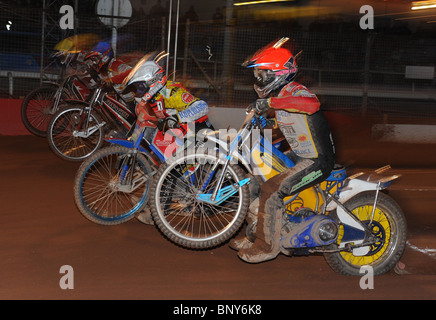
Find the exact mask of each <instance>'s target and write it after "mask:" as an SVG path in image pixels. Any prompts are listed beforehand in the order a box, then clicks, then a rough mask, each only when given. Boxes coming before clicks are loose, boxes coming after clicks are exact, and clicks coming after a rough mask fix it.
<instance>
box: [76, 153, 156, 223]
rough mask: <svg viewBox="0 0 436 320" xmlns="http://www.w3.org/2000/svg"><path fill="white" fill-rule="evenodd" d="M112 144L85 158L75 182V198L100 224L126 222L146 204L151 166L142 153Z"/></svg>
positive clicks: (91, 217)
mask: <svg viewBox="0 0 436 320" xmlns="http://www.w3.org/2000/svg"><path fill="white" fill-rule="evenodd" d="M131 151H132V150H131V149H129V148H126V147H122V146H110V147H106V148H103V149H100V150H99V151H97V152H96V153H95V154H94V155H93V156H91V157H89V158H88V159H86V160H85V161H84V162H83V163H82V165H81V166H80V168H79V170H78V171H77V175H76V178H75V181H74V200H75V203H76V206H77V208H78V209H79V211H80V212H81V213H82V215H83V216H85V217H86V218H87V219H89V220H91V221H93V222H95V223H98V224H101V225H115V224H120V223H123V222H126V221H128V220H130V219H132V218H133V217H134V216H135V213H137V212H140V211H142V210H143V209H144V207H145V206H146V204H147V200H148V194H149V190H150V183H151V178H152V167H151V166H150V164H149V161H147V159H146V158H145V156H144V155H142V154H141V153H137V154H136V155H135V154H134V153H133V152H131Z"/></svg>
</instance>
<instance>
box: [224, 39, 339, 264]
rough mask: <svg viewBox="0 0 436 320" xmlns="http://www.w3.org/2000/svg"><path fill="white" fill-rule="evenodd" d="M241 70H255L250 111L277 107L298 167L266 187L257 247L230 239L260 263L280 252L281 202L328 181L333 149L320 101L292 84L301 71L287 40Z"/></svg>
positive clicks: (260, 53) (243, 253)
mask: <svg viewBox="0 0 436 320" xmlns="http://www.w3.org/2000/svg"><path fill="white" fill-rule="evenodd" d="M243 66H245V67H247V68H253V71H254V76H255V78H256V83H255V85H254V89H255V91H256V92H257V94H258V96H259V98H260V99H258V100H256V102H255V103H254V104H252V105H251V106H250V107H249V108H250V109H254V110H255V111H256V112H258V113H264V112H266V111H267V110H269V109H270V108H271V109H274V111H275V117H276V121H277V124H278V127H279V128H280V131H281V132H282V133H283V135H284V136H285V138H286V140H287V142H288V143H289V145H290V146H291V147H292V152H291V158H292V160H293V161H294V162H295V167H293V168H290V169H287V170H286V171H284V172H282V173H281V174H279V175H277V176H274V177H273V178H271V179H270V180H268V181H266V182H264V183H263V184H262V186H261V193H260V199H259V211H258V214H257V228H256V232H255V236H256V240H255V241H254V243H252V242H251V241H250V240H248V238H242V239H234V240H232V241H231V244H230V247H231V248H233V249H236V250H239V251H238V256H239V257H240V258H241V259H242V260H244V261H246V262H249V263H259V262H263V261H266V260H270V259H274V258H275V257H276V256H277V255H278V254H279V253H280V231H281V228H282V223H283V221H284V220H283V219H284V218H283V216H284V213H285V205H284V202H283V199H284V198H285V197H287V196H290V195H293V194H295V193H297V192H299V191H302V190H303V189H306V188H308V187H310V186H313V185H315V184H316V183H319V182H321V181H323V180H325V179H326V178H327V177H328V176H329V175H330V173H331V171H332V169H333V166H334V163H335V151H334V145H333V141H332V138H331V133H330V128H329V125H328V123H327V120H326V118H325V117H324V115H323V113H322V112H321V111H320V110H319V108H320V103H319V101H318V99H317V97H316V96H315V95H314V94H313V93H311V92H310V91H309V90H308V89H307V88H306V87H305V86H303V85H301V84H299V83H297V82H295V81H293V79H294V77H295V75H296V74H297V70H298V67H297V64H296V61H295V57H294V56H293V54H292V52H291V49H290V41H289V38H282V39H280V40H278V41H274V42H273V43H271V44H269V45H267V46H265V47H264V48H262V49H260V50H259V51H257V52H256V53H255V54H254V55H253V56H252V57H250V58H248V59H247V60H246V61H245V62H244V63H243Z"/></svg>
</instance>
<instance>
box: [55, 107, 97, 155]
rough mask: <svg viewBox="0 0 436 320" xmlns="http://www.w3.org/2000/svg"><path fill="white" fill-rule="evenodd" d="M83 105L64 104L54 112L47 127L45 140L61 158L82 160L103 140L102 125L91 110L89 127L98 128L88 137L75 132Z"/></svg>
mask: <svg viewBox="0 0 436 320" xmlns="http://www.w3.org/2000/svg"><path fill="white" fill-rule="evenodd" d="M83 108H84V105H81V104H78V105H66V106H63V107H61V109H60V110H59V111H58V112H56V113H55V115H54V116H53V118H52V119H51V121H50V123H49V125H48V128H47V140H48V145H49V146H50V148H51V150H52V151H53V152H54V153H55V154H56V155H57V156H58V157H60V158H61V159H63V160H67V161H83V160H84V159H86V158H88V157H89V156H91V155H92V154H93V153H94V152H96V151H97V150H98V149H100V147H101V145H102V144H103V142H104V125H102V120H101V119H100V117H99V116H98V114H97V113H95V112H94V111H91V116H90V119H89V127H90V128H91V127H97V128H98V129H97V130H96V131H95V132H93V133H92V134H91V135H90V136H88V137H81V136H78V135H77V134H78V133H80V132H81V131H82V132H83V128H82V127H81V126H80V124H79V123H80V117H79V114H80V112H81V111H82V110H83Z"/></svg>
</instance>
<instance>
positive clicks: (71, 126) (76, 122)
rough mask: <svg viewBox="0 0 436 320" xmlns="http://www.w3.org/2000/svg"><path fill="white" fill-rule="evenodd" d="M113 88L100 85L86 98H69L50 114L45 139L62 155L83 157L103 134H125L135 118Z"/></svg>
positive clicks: (98, 145) (94, 148)
mask: <svg viewBox="0 0 436 320" xmlns="http://www.w3.org/2000/svg"><path fill="white" fill-rule="evenodd" d="M113 91H114V90H113V89H112V88H109V87H106V86H99V87H97V88H96V89H94V90H93V93H92V94H91V95H90V96H91V98H90V99H89V100H88V101H83V100H69V101H68V103H66V104H64V105H62V106H61V108H60V109H59V110H58V111H57V112H56V113H55V114H54V115H53V117H52V119H51V120H50V123H49V124H48V127H47V141H48V144H49V146H50V148H51V150H52V151H53V152H54V153H55V154H56V155H57V156H58V157H60V158H61V159H63V160H67V161H83V160H84V159H86V158H88V157H89V156H91V155H92V154H93V153H95V152H96V151H97V150H98V149H100V148H101V146H102V145H103V143H104V139H105V137H111V136H112V137H113V136H120V137H126V136H128V133H129V132H130V130H131V129H132V126H133V125H134V124H135V122H136V114H135V112H134V107H133V106H129V105H128V104H127V103H125V102H124V101H123V99H122V98H121V97H119V96H118V95H117V94H116V93H115V92H113Z"/></svg>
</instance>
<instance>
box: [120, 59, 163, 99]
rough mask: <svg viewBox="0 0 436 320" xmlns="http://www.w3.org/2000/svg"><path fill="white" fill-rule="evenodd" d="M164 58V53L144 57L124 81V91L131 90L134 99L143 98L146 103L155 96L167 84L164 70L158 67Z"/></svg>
mask: <svg viewBox="0 0 436 320" xmlns="http://www.w3.org/2000/svg"><path fill="white" fill-rule="evenodd" d="M165 56H167V54H166V53H165V52H161V53H159V54H158V55H156V54H155V53H152V54H148V55H146V56H144V57H143V58H142V59H141V60H140V61H139V62H138V63H137V64H136V66H135V67H134V68H133V69H132V71H130V73H129V75H128V76H127V77H126V78H125V79H124V82H123V83H124V85H125V86H126V91H128V90H132V89H133V91H134V92H135V96H136V97H144V98H145V100H147V101H148V100H150V99H151V98H152V97H153V96H154V95H156V94H157V93H158V92H159V91H160V90H161V89H162V88H163V87H164V86H165V83H166V82H167V77H166V75H165V70H164V68H163V67H162V66H161V65H159V62H161V61H163V58H164V57H165ZM132 87H134V88H132Z"/></svg>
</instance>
